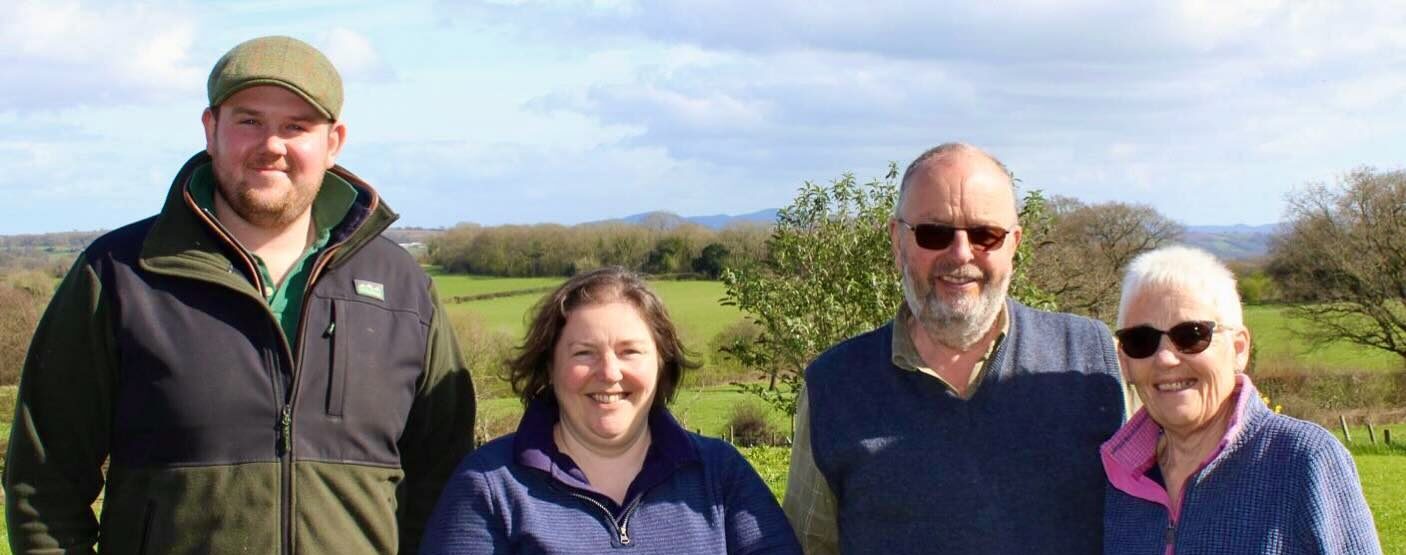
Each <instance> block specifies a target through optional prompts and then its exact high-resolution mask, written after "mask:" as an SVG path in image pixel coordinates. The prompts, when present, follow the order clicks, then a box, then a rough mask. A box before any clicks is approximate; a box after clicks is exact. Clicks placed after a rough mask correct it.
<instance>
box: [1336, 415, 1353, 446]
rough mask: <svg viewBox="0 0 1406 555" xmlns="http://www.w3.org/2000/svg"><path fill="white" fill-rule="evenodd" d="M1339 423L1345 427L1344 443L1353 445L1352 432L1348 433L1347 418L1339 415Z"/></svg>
mask: <svg viewBox="0 0 1406 555" xmlns="http://www.w3.org/2000/svg"><path fill="white" fill-rule="evenodd" d="M1338 423H1339V424H1341V425H1342V427H1343V442H1344V443H1352V432H1349V431H1347V417H1346V416H1343V415H1341V414H1339V415H1338Z"/></svg>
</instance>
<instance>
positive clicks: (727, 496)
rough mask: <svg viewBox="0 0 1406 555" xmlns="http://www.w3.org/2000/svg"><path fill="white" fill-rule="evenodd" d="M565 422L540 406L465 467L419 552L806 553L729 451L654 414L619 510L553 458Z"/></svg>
mask: <svg viewBox="0 0 1406 555" xmlns="http://www.w3.org/2000/svg"><path fill="white" fill-rule="evenodd" d="M558 418H559V412H558V408H557V405H556V403H555V402H554V401H550V400H539V401H537V402H534V403H533V404H532V405H531V406H529V407H528V410H527V412H526V414H524V415H523V419H522V421H521V422H520V423H519V425H518V430H517V433H516V434H509V435H506V436H503V437H500V438H498V439H496V440H493V441H491V442H489V443H487V444H485V445H484V446H482V447H480V448H479V449H478V450H477V451H474V452H473V453H471V454H470V455H469V456H468V457H466V458H465V459H464V461H463V463H462V464H460V465H459V468H458V470H456V471H455V473H454V476H453V477H451V478H450V481H449V484H448V485H447V486H446V488H445V490H444V492H443V493H442V494H441V495H440V498H439V505H438V507H437V508H436V509H435V512H434V514H433V515H432V516H431V517H430V521H429V525H428V527H427V528H426V531H425V538H424V541H423V542H421V549H420V553H422V554H424V555H440V554H445V555H449V554H454V555H468V554H480V553H606V552H611V551H613V550H617V549H619V550H624V551H621V553H629V554H631V555H649V554H667V555H686V554H690V553H698V554H704V553H706V554H709V555H716V554H721V553H728V554H749V555H750V554H785V555H790V554H796V555H799V554H800V553H801V550H800V545H799V544H798V543H797V542H796V536H795V533H794V532H792V530H791V525H790V524H789V523H787V522H786V517H785V515H783V514H782V512H781V507H780V506H778V505H777V503H776V498H775V497H774V496H773V495H772V494H771V492H770V490H768V489H767V487H766V484H765V483H764V482H762V479H761V478H760V477H759V476H757V472H756V471H755V470H753V469H752V467H751V465H750V464H748V462H747V460H746V459H744V458H742V455H741V454H739V453H738V452H737V450H736V449H734V448H733V447H732V446H731V445H730V444H728V443H726V442H723V441H721V440H717V439H711V438H705V437H702V436H698V435H695V434H691V433H689V432H687V431H686V430H684V429H683V428H682V427H680V426H679V424H678V423H677V422H676V421H675V420H674V418H673V417H672V416H671V415H670V414H669V412H668V411H667V410H666V409H664V408H663V407H660V406H656V407H655V409H654V410H653V411H651V413H650V415H649V431H650V436H651V439H652V441H651V445H650V448H649V453H648V454H647V455H646V457H645V462H644V466H643V468H641V469H640V472H639V474H638V475H636V477H635V480H634V481H633V482H632V483H631V484H630V487H629V490H628V491H627V492H626V494H625V503H624V504H623V505H621V504H617V503H615V502H614V501H613V500H611V499H610V498H609V497H606V496H605V495H603V494H601V493H600V492H599V491H597V490H595V489H594V488H592V487H591V485H590V484H589V482H587V480H586V476H585V474H584V473H583V472H582V471H581V469H580V468H579V467H578V466H576V464H575V463H574V462H573V461H572V460H571V458H570V457H568V456H566V455H565V454H563V453H561V452H560V451H559V450H558V449H557V447H556V444H555V442H554V441H553V439H552V427H553V426H554V425H555V424H556V422H557V420H558Z"/></svg>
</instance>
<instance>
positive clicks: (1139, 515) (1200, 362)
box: [1102, 247, 1381, 555]
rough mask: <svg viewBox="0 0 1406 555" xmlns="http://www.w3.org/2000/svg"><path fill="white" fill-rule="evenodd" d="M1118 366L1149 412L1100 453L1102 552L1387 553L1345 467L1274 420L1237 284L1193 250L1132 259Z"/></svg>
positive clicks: (1311, 428) (1313, 439) (1300, 431)
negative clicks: (1260, 388)
mask: <svg viewBox="0 0 1406 555" xmlns="http://www.w3.org/2000/svg"><path fill="white" fill-rule="evenodd" d="M1118 325H1119V327H1120V329H1119V330H1118V331H1117V332H1116V333H1115V335H1116V336H1117V337H1118V346H1119V362H1120V363H1121V364H1122V367H1123V373H1124V376H1126V378H1127V380H1128V382H1130V383H1131V384H1132V385H1133V386H1134V387H1135V388H1136V389H1137V393H1138V396H1139V397H1140V398H1141V399H1142V402H1143V409H1142V410H1141V411H1139V412H1138V413H1137V414H1135V415H1134V416H1133V418H1132V419H1131V420H1129V421H1128V423H1127V424H1125V425H1124V426H1123V428H1122V429H1120V430H1119V431H1118V433H1117V434H1115V435H1114V436H1113V438H1111V439H1109V440H1108V442H1107V443H1105V444H1104V445H1103V448H1102V456H1103V465H1104V470H1105V472H1106V473H1107V476H1108V481H1109V485H1110V487H1109V488H1108V490H1107V492H1108V494H1107V502H1106V505H1105V516H1104V552H1105V553H1109V554H1113V553H1149V554H1150V553H1161V552H1166V553H1171V552H1174V551H1175V552H1180V553H1211V552H1214V553H1227V554H1229V553H1235V554H1242V553H1243V554H1245V555H1253V554H1262V553H1353V554H1359V553H1366V554H1370V553H1381V545H1380V543H1379V542H1378V539H1377V532H1376V528H1375V527H1374V525H1373V522H1372V513H1371V511H1370V510H1368V507H1367V502H1366V500H1365V499H1364V498H1363V494H1362V487H1361V480H1360V479H1359V478H1358V475H1357V471H1356V468H1355V467H1354V466H1353V462H1352V457H1351V456H1350V455H1348V452H1347V450H1346V449H1344V448H1343V446H1342V445H1341V444H1340V443H1338V442H1337V440H1335V439H1334V438H1333V436H1332V434H1330V433H1328V431H1327V430H1324V429H1323V428H1320V427H1318V426H1317V425H1315V424H1311V423H1308V422H1304V421H1301V420H1296V419H1294V418H1290V417H1288V416H1284V415H1281V414H1276V413H1275V412H1274V411H1272V410H1270V409H1269V408H1268V407H1266V406H1265V403H1264V402H1263V401H1262V400H1261V399H1260V396H1259V393H1258V392H1257V391H1256V390H1255V386H1254V384H1253V383H1252V382H1251V381H1250V378H1249V377H1248V376H1246V375H1245V374H1244V373H1243V372H1244V370H1245V366H1246V364H1247V363H1248V361H1249V352H1250V332H1249V330H1247V329H1246V328H1245V325H1244V323H1243V315H1242V313H1241V308H1240V298H1239V295H1238V294H1237V293H1236V289H1235V278H1234V277H1233V276H1232V275H1231V273H1230V271H1229V270H1227V269H1226V268H1225V266H1223V265H1222V264H1221V263H1220V262H1218V261H1217V260H1216V259H1215V258H1214V257H1212V256H1211V255H1209V254H1206V253H1205V252H1202V251H1199V250H1196V249H1191V248H1187V247H1167V248H1162V249H1158V250H1155V251H1152V252H1149V253H1146V254H1143V255H1141V256H1139V257H1138V258H1136V259H1134V260H1133V262H1132V263H1131V264H1130V265H1129V267H1128V272H1127V276H1126V277H1125V279H1124V281H1123V294H1122V301H1121V303H1120V307H1119V312H1118Z"/></svg>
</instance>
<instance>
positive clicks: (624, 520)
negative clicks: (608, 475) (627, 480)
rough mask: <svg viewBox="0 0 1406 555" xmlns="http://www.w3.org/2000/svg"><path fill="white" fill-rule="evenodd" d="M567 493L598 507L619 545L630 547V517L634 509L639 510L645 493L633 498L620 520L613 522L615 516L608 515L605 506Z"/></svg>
mask: <svg viewBox="0 0 1406 555" xmlns="http://www.w3.org/2000/svg"><path fill="white" fill-rule="evenodd" d="M567 493H570V494H571V496H572V497H576V498H579V499H584V500H586V501H587V502H588V503H590V504H592V505H595V506H596V507H599V508H600V510H601V512H602V513H604V514H605V519H606V520H607V521H610V525H611V527H612V528H613V529H614V530H615V535H616V536H617V537H618V538H619V540H620V545H630V516H631V515H633V514H634V512H635V509H636V508H639V506H640V501H641V500H643V499H644V494H645V493H646V492H641V493H640V494H639V495H636V496H635V498H634V499H633V500H631V501H630V504H629V505H626V506H625V511H624V512H623V513H622V514H621V515H620V520H615V515H612V514H611V513H610V509H608V508H606V506H605V504H603V503H601V502H600V501H596V500H595V499H592V498H591V496H589V495H586V494H583V493H577V492H574V491H572V492H567Z"/></svg>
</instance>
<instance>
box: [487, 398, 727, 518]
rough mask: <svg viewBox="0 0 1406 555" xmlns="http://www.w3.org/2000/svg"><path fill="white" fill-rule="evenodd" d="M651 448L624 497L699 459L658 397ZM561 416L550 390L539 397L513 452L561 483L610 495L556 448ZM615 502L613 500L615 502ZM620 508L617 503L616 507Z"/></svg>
mask: <svg viewBox="0 0 1406 555" xmlns="http://www.w3.org/2000/svg"><path fill="white" fill-rule="evenodd" d="M648 418H649V422H648V423H647V425H648V426H649V434H650V445H649V451H648V452H647V453H646V454H645V456H644V465H643V466H642V467H640V473H639V474H638V475H636V476H635V479H634V480H633V481H631V482H630V489H629V490H628V491H626V493H625V499H634V498H635V496H637V495H639V494H641V493H643V492H645V491H646V490H648V489H650V488H652V487H654V486H657V485H659V484H661V483H664V482H665V481H668V479H669V477H670V476H671V475H673V473H674V470H675V469H677V468H679V467H681V466H683V465H685V464H689V463H694V462H699V461H701V459H700V458H699V456H698V450H697V448H696V447H694V445H693V441H692V439H691V438H689V436H688V432H687V431H686V430H684V429H683V426H680V425H679V423H678V421H676V420H674V417H673V415H671V414H669V410H668V409H666V408H664V406H663V405H662V404H660V402H659V399H657V398H656V399H655V403H654V406H653V407H652V408H651V409H650V411H649V416H648ZM559 420H561V409H560V407H559V406H558V405H557V401H556V398H555V397H553V396H552V395H551V394H550V393H548V394H546V395H543V396H541V397H538V398H537V399H536V400H534V401H532V402H531V403H530V404H528V406H527V411H526V412H524V413H523V415H522V421H521V422H519V423H518V427H517V435H515V436H514V437H513V453H514V455H515V458H516V459H517V462H518V464H521V465H523V466H525V467H528V468H532V469H536V470H540V471H542V472H546V473H547V474H548V475H550V476H551V477H552V478H553V479H555V480H556V481H558V482H561V483H562V484H564V485H566V486H569V487H572V488H575V489H579V490H584V491H586V492H589V493H593V494H596V495H595V497H599V498H600V499H599V500H600V501H610V498H608V497H606V496H605V495H604V494H601V493H600V492H599V491H597V490H596V489H595V488H592V487H591V483H590V481H588V480H587V479H586V474H585V473H584V472H582V471H581V467H579V466H576V462H575V461H573V460H571V457H569V456H567V455H566V454H565V453H562V452H561V450H560V449H557V444H556V440H555V439H553V437H552V429H553V428H554V427H555V426H556V424H557V422H558V421H559ZM612 504H613V502H612ZM614 508H615V509H616V510H618V507H614Z"/></svg>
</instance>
